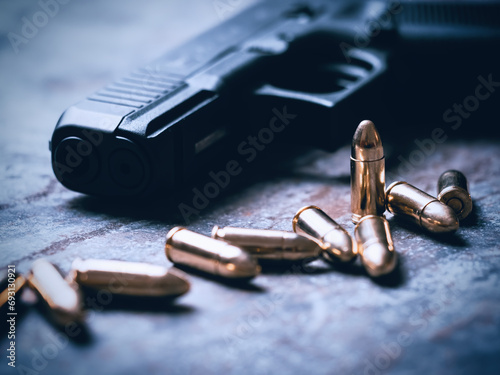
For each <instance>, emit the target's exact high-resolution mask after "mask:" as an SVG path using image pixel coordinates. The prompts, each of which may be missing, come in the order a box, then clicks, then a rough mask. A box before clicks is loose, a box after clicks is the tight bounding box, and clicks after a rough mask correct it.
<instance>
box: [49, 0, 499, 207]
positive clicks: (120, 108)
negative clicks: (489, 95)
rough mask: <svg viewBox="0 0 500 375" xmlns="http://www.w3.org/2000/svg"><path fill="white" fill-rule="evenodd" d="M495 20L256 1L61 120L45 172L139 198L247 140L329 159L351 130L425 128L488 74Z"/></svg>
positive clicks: (467, 9) (189, 175) (488, 12)
mask: <svg viewBox="0 0 500 375" xmlns="http://www.w3.org/2000/svg"><path fill="white" fill-rule="evenodd" d="M499 16H500V6H499V3H497V2H489V1H483V2H458V3H453V2H446V1H441V2H440V1H436V2H412V1H402V2H394V1H391V2H386V1H366V2H357V1H338V2H334V1H326V0H308V1H305V2H303V3H301V4H296V3H292V2H287V1H283V2H274V1H273V2H271V1H266V2H262V3H258V4H256V5H255V6H253V7H251V8H249V9H247V10H244V11H243V12H242V13H240V14H238V15H236V16H235V17H233V18H231V19H229V20H227V21H225V22H223V23H222V24H220V25H218V26H216V27H215V28H213V29H211V30H209V31H207V32H205V33H203V34H201V35H199V36H198V37H196V38H194V39H192V40H191V41H189V42H187V43H186V44H184V45H182V46H180V47H178V48H176V49H173V50H171V51H169V52H168V53H166V54H165V55H164V56H163V57H161V58H160V59H158V60H156V61H154V62H152V63H151V64H149V65H148V66H146V67H144V68H140V69H138V70H136V71H134V72H132V73H131V74H130V75H128V76H126V77H124V78H122V79H120V80H118V81H116V82H113V83H111V84H109V85H107V86H105V87H104V88H102V89H101V90H99V91H97V92H96V93H94V94H92V95H90V96H89V97H87V98H86V99H84V100H82V101H80V102H78V103H77V104H75V105H73V106H71V107H70V108H68V109H67V110H66V111H65V112H64V113H63V114H62V116H61V117H60V119H59V121H58V123H57V125H56V127H55V130H54V132H53V135H52V138H51V141H50V142H49V145H50V146H49V147H50V150H51V154H52V158H51V160H52V167H53V170H54V173H55V175H56V177H57V179H58V180H59V181H60V182H61V183H62V184H63V185H64V186H66V187H67V188H69V189H72V190H75V191H78V192H82V193H85V194H90V195H97V196H117V197H131V198H143V197H150V196H156V195H157V194H170V193H175V192H179V191H182V189H184V188H185V187H186V186H188V185H189V184H190V183H192V182H193V181H196V179H197V178H199V176H207V173H210V171H211V170H213V168H214V166H216V165H224V164H225V163H227V162H229V161H231V160H233V156H232V155H239V156H240V157H242V158H247V159H250V158H251V156H252V155H251V150H250V148H248V147H247V148H246V146H245V145H247V146H248V144H247V141H246V140H247V139H250V138H249V137H248V136H249V135H256V136H259V137H260V136H261V137H262V139H261V141H262V142H264V141H265V140H269V139H272V137H276V138H278V133H280V134H279V135H280V137H281V133H282V134H284V135H283V137H281V138H283V139H287V140H290V141H292V142H293V141H299V142H301V143H307V144H310V145H313V146H314V147H319V148H322V149H325V150H334V149H335V148H336V147H338V145H339V144H341V143H342V142H343V140H345V139H350V136H351V135H352V134H351V133H352V131H353V130H354V127H355V126H356V125H357V123H359V121H361V120H363V119H365V118H369V119H372V120H374V121H375V122H376V123H377V124H378V123H379V121H380V122H381V123H385V122H387V123H389V122H391V121H394V122H396V123H397V122H398V121H400V120H399V118H400V117H399V116H402V115H403V114H404V113H405V112H406V113H408V112H407V111H412V110H413V112H410V113H411V114H412V115H411V116H410V117H412V118H413V117H415V118H418V117H419V116H429V113H430V112H431V109H432V106H433V105H434V104H435V102H436V99H437V98H439V97H442V96H443V95H444V94H443V93H445V92H446V93H447V95H451V94H450V93H453V92H454V91H455V90H456V84H455V83H456V81H457V80H458V79H459V78H460V77H456V74H459V73H460V72H461V71H463V69H464V67H467V66H471V65H473V63H474V62H476V60H478V59H479V60H481V59H482V61H484V60H487V59H489V60H488V61H489V62H490V63H491V64H490V66H492V67H494V66H495V64H496V62H495V63H493V62H494V61H497V60H495V58H494V55H495V53H494V50H495V48H493V47H494V46H496V47H498V40H499V35H500V33H499V27H498V21H497V20H498V19H500V18H499ZM464 49H466V51H464ZM476 65H477V64H476ZM476 65H474V66H476ZM496 66H500V65H496ZM492 69H493V68H492ZM486 73H491V71H485V72H484V74H486ZM485 77H486V76H485ZM485 79H486V78H485ZM443 87H444V89H442V88H443ZM439 103H440V104H439V105H437V106H436V108H437V111H438V112H439V111H442V110H443V106H442V103H441V102H439ZM412 106H413V107H418V108H422V107H424V108H425V110H423V111H422V110H420V111H415V110H414V108H413V107H412ZM412 108H413V109H412ZM395 126H396V125H395ZM266 129H267V130H266ZM280 129H281V130H280ZM284 129H286V130H284ZM396 129H398V128H396ZM282 130H283V131H282ZM285 133H286V135H285ZM228 166H229V165H228ZM233 167H236V166H235V165H233Z"/></svg>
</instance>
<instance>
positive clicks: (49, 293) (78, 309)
mask: <svg viewBox="0 0 500 375" xmlns="http://www.w3.org/2000/svg"><path fill="white" fill-rule="evenodd" d="M28 283H29V285H30V287H31V288H32V289H34V290H35V292H36V293H37V294H38V296H39V297H40V298H41V300H42V301H43V303H44V304H45V305H46V307H47V308H48V311H49V312H50V314H51V316H52V318H53V319H54V321H55V322H56V323H58V324H60V325H65V324H68V323H71V322H76V323H81V322H82V321H83V318H84V313H83V311H82V296H81V293H80V291H79V289H78V286H77V285H76V284H75V283H71V284H70V283H68V282H67V281H66V280H64V278H63V277H62V275H61V274H60V273H59V271H58V270H57V268H56V267H55V266H54V265H52V264H51V263H49V262H48V261H46V260H45V259H39V260H37V261H35V262H34V263H33V265H32V267H31V273H30V274H29V276H28Z"/></svg>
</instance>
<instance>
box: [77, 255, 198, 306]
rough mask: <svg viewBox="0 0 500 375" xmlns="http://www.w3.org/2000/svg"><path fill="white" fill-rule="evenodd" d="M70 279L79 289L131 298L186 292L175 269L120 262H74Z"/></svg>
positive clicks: (186, 288)
mask: <svg viewBox="0 0 500 375" xmlns="http://www.w3.org/2000/svg"><path fill="white" fill-rule="evenodd" d="M71 277H72V279H73V280H74V281H75V282H77V283H78V284H79V285H82V286H86V287H90V288H94V289H99V290H107V291H109V292H110V293H113V294H120V295H127V296H135V297H178V296H180V295H182V294H184V293H186V292H187V291H188V290H189V282H188V281H187V280H186V278H185V277H184V274H183V272H181V271H179V270H175V269H172V268H170V269H168V268H167V267H163V266H160V265H156V264H148V263H137V262H124V261H121V260H104V259H85V260H82V259H75V260H74V261H73V264H72V267H71Z"/></svg>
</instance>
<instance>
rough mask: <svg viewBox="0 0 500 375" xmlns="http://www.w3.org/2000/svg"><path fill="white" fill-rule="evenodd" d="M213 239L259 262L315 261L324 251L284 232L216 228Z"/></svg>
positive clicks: (308, 240)
mask: <svg viewBox="0 0 500 375" xmlns="http://www.w3.org/2000/svg"><path fill="white" fill-rule="evenodd" d="M212 238H215V239H218V240H223V241H226V242H229V243H230V244H232V245H236V246H239V247H241V248H243V249H245V250H246V251H247V252H249V253H250V254H252V256H253V257H254V258H256V259H259V260H276V261H299V260H305V259H310V260H313V259H314V258H317V257H318V256H319V255H320V252H321V251H322V249H321V248H320V247H319V245H318V244H317V243H316V242H314V241H311V240H310V239H308V238H306V237H304V236H301V235H299V234H296V233H291V232H286V231H282V230H267V229H249V228H234V227H225V228H219V227H218V226H215V227H214V229H213V230H212Z"/></svg>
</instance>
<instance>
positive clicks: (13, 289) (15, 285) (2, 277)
mask: <svg viewBox="0 0 500 375" xmlns="http://www.w3.org/2000/svg"><path fill="white" fill-rule="evenodd" d="M11 274H12V273H11V272H9V269H8V268H5V269H2V270H1V271H0V287H1V289H3V290H2V291H1V292H0V308H2V307H3V306H4V305H5V304H6V303H7V302H8V300H9V296H15V298H16V299H17V298H18V293H20V292H21V291H22V289H23V288H24V286H25V285H26V278H25V277H24V276H23V275H21V274H16V277H15V278H13V277H10V275H11ZM12 281H13V282H12Z"/></svg>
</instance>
